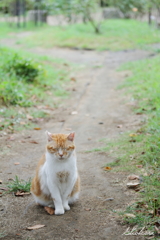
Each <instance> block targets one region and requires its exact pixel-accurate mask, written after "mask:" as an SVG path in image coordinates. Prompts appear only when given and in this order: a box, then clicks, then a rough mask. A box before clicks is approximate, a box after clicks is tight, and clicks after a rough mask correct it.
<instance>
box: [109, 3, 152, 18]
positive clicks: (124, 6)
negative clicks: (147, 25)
mask: <svg viewBox="0 0 160 240" xmlns="http://www.w3.org/2000/svg"><path fill="white" fill-rule="evenodd" d="M109 2H110V5H112V6H114V7H117V8H119V9H120V10H121V12H122V13H123V14H124V17H125V18H130V16H131V12H133V11H137V13H139V14H143V13H144V12H145V6H146V2H147V0H109Z"/></svg>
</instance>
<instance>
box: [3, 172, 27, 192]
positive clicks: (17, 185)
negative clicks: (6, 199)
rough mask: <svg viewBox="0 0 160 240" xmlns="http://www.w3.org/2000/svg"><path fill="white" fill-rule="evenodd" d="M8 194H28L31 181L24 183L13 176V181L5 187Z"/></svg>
mask: <svg viewBox="0 0 160 240" xmlns="http://www.w3.org/2000/svg"><path fill="white" fill-rule="evenodd" d="M7 187H8V189H9V192H17V191H23V192H30V187H31V180H30V179H29V180H28V181H24V180H22V179H19V177H18V176H15V179H14V180H13V181H12V182H11V183H10V184H8V185H7Z"/></svg>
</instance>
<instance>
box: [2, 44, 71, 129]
mask: <svg viewBox="0 0 160 240" xmlns="http://www.w3.org/2000/svg"><path fill="white" fill-rule="evenodd" d="M15 57H16V59H17V58H18V59H19V60H16V61H17V62H18V64H19V62H20V63H22V66H23V67H24V66H28V65H27V64H28V63H29V64H30V63H31V64H32V63H33V67H34V66H35V67H36V68H37V69H40V71H39V70H38V71H39V73H38V76H37V77H36V78H35V80H34V81H28V80H27V79H26V78H25V76H23V72H24V71H22V76H19V75H17V74H16V73H15V71H14V66H15V60H14V59H15ZM9 66H10V67H9ZM20 67H21V66H20ZM31 67H32V65H31ZM21 69H22V70H23V68H22V67H21V68H20V70H21ZM29 69H31V68H29ZM31 70H32V69H31ZM70 70H71V68H70V65H69V64H66V62H65V61H63V60H60V59H58V60H56V59H53V58H49V57H46V56H34V57H33V54H31V53H27V52H25V51H22V50H19V51H18V52H17V51H16V50H12V49H10V48H6V47H1V48H0V130H3V129H8V130H9V131H10V132H14V130H18V128H19V130H20V129H21V128H24V127H33V123H32V121H30V120H29V121H28V119H27V115H31V116H32V117H33V118H45V117H49V115H50V114H49V113H47V110H45V108H46V109H47V107H48V108H56V107H57V104H59V102H60V101H62V100H63V99H65V98H67V97H68V92H67V91H66V90H65V86H66V84H67V82H68V80H69V77H68V73H69V72H70ZM27 76H28V75H27ZM31 76H32V75H31ZM38 106H42V109H38ZM24 122H25V124H24ZM21 123H22V124H21Z"/></svg>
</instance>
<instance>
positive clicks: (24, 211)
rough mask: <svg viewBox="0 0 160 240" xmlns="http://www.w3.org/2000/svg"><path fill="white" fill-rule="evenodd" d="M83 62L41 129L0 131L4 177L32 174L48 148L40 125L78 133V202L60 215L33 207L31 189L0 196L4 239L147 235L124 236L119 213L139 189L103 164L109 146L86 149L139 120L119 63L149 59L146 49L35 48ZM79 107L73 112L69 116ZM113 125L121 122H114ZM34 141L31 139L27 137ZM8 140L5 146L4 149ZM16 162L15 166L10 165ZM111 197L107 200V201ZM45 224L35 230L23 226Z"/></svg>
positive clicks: (113, 238) (0, 169) (0, 166)
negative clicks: (123, 85)
mask: <svg viewBox="0 0 160 240" xmlns="http://www.w3.org/2000/svg"><path fill="white" fill-rule="evenodd" d="M33 51H34V52H35V53H36V54H43V55H44V54H45V55H50V56H54V57H55V56H56V57H58V58H63V59H66V60H67V61H70V62H73V63H77V64H79V65H85V66H86V68H82V70H81V71H79V72H78V73H76V76H75V78H76V82H71V83H70V85H69V86H68V88H70V89H72V88H74V91H72V94H71V95H70V98H69V99H68V100H65V101H64V102H63V103H62V104H61V105H60V106H59V108H58V109H56V110H54V111H53V119H52V120H50V121H46V122H43V123H42V124H41V126H40V127H41V130H39V131H36V130H24V131H22V132H19V133H15V134H14V135H13V137H14V139H15V140H14V141H11V140H9V138H8V136H5V135H3V134H2V135H0V144H1V145H0V146H1V147H0V148H1V153H0V157H1V160H0V179H2V180H3V183H5V182H7V181H8V179H9V178H14V176H15V175H18V176H19V177H20V178H21V179H28V178H32V177H33V176H34V173H35V168H36V164H37V162H38V160H39V158H40V157H41V155H42V154H43V152H44V149H45V143H46V138H45V134H44V132H45V130H49V131H51V132H53V133H54V132H55V133H60V132H61V133H68V132H70V131H75V132H76V149H77V156H78V169H79V173H80V177H81V195H80V199H79V201H77V203H76V204H74V205H73V206H72V207H71V210H70V211H68V212H66V213H65V214H64V215H61V216H55V215H48V214H47V213H46V212H45V210H44V209H43V208H42V207H40V206H37V205H35V203H34V202H33V198H32V196H31V195H29V196H24V197H15V196H14V195H12V194H7V195H4V196H3V197H1V198H0V233H2V232H4V234H5V235H6V236H4V237H3V238H2V239H4V240H16V239H25V240H27V239H28V240H29V239H30V240H31V239H32V240H52V239H55V240H61V239H63V240H71V239H84V240H86V239H90V240H102V239H107V240H121V239H130V240H133V239H145V237H144V236H125V235H123V233H124V231H125V230H126V229H127V226H124V225H122V222H121V221H120V218H119V217H118V215H117V214H116V211H120V210H123V209H125V207H126V206H127V205H128V204H129V203H130V202H131V201H133V200H134V198H135V197H136V193H135V192H133V191H132V190H128V189H127V188H126V183H125V181H126V177H127V175H128V173H122V172H119V173H113V172H112V171H108V172H106V171H104V170H103V166H104V165H106V164H107V163H109V162H112V161H113V160H114V159H113V158H112V157H111V156H110V154H109V153H108V152H107V153H106V152H99V153H98V152H95V151H93V152H90V153H88V152H87V150H91V149H94V148H97V147H103V146H105V143H104V142H101V141H99V140H100V139H102V138H107V139H109V140H110V139H112V140H113V139H116V138H117V137H119V136H120V134H121V133H122V132H125V131H128V130H131V129H136V128H138V126H139V125H141V121H142V116H138V115H136V114H134V113H133V112H132V111H131V105H130V103H131V100H130V97H127V96H126V95H125V94H124V91H122V90H117V86H118V85H119V84H120V83H122V81H123V80H124V78H125V77H126V76H128V74H130V73H129V72H118V71H117V70H116V69H117V68H118V67H119V66H120V65H121V64H122V63H124V62H128V61H136V60H139V59H143V58H147V57H149V54H150V53H149V52H147V51H146V52H145V51H141V50H130V51H121V52H109V51H108V52H96V51H76V50H70V49H57V48H55V49H49V50H46V49H41V48H37V49H34V50H32V52H33ZM73 111H76V112H77V114H74V115H73V114H72V112H73ZM118 125H122V127H121V128H118V127H117V126H118ZM31 139H32V140H35V141H37V142H38V144H32V143H30V142H29V140H31ZM7 145H9V146H10V147H7ZM15 162H19V163H20V164H19V165H14V163H15ZM109 198H111V199H112V200H108V199H109ZM36 224H44V225H45V227H43V228H41V229H37V230H32V231H29V230H26V228H27V227H29V226H33V225H36Z"/></svg>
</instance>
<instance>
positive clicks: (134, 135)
mask: <svg viewBox="0 0 160 240" xmlns="http://www.w3.org/2000/svg"><path fill="white" fill-rule="evenodd" d="M129 136H130V137H136V136H137V134H135V133H130V134H129Z"/></svg>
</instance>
